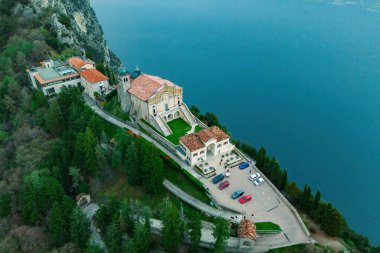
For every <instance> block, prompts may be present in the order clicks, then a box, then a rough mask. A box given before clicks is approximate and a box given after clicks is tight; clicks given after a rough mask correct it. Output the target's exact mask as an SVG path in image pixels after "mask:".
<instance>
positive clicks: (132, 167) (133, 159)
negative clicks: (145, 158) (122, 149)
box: [125, 141, 142, 185]
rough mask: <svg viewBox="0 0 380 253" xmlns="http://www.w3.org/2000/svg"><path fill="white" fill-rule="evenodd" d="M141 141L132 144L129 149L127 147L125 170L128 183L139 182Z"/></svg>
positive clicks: (137, 183) (135, 183)
mask: <svg viewBox="0 0 380 253" xmlns="http://www.w3.org/2000/svg"><path fill="white" fill-rule="evenodd" d="M140 148H141V142H140V141H137V142H136V143H134V144H132V145H131V146H130V148H129V149H127V155H126V162H125V164H126V172H127V179H128V183H130V184H131V185H139V184H141V162H142V157H141V155H140V154H141V151H140V150H139V149H140Z"/></svg>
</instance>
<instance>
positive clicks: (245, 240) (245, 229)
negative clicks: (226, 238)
mask: <svg viewBox="0 0 380 253" xmlns="http://www.w3.org/2000/svg"><path fill="white" fill-rule="evenodd" d="M256 235H257V233H256V225H255V223H253V221H251V220H248V219H243V220H242V221H241V222H240V224H239V227H238V236H239V239H240V240H239V249H240V250H241V251H242V252H252V251H253V247H254V244H255V240H256Z"/></svg>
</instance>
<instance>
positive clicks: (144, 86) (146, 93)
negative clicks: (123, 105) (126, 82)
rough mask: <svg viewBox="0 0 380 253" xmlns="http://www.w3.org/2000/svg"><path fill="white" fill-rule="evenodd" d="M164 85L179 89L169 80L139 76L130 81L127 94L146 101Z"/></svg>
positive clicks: (144, 75)
mask: <svg viewBox="0 0 380 253" xmlns="http://www.w3.org/2000/svg"><path fill="white" fill-rule="evenodd" d="M165 85H167V86H171V87H176V88H178V89H181V88H180V87H179V86H177V85H175V84H174V83H172V82H170V81H169V80H165V79H162V78H161V77H158V76H151V75H147V74H141V75H139V76H138V77H137V78H136V79H134V80H132V83H131V88H130V89H129V93H131V94H132V95H134V96H136V97H138V98H139V99H141V100H143V101H147V100H148V99H149V98H150V97H151V96H153V95H154V94H155V93H156V92H157V91H158V90H160V89H161V88H162V87H164V86H165Z"/></svg>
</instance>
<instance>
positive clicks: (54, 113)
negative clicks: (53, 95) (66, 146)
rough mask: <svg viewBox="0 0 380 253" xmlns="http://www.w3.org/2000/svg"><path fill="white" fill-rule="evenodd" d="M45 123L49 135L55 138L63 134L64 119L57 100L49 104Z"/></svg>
mask: <svg viewBox="0 0 380 253" xmlns="http://www.w3.org/2000/svg"><path fill="white" fill-rule="evenodd" d="M45 121H46V127H47V129H48V130H49V132H50V133H52V134H54V135H55V136H60V135H61V134H62V133H63V131H64V126H65V124H64V118H63V114H62V111H61V108H60V106H59V104H58V101H57V100H53V101H52V102H51V104H50V107H49V111H48V113H47V114H46V118H45Z"/></svg>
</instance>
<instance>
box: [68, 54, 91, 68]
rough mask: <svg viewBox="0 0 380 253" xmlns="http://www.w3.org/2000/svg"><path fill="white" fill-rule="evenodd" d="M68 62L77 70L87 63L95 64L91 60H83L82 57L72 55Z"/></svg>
mask: <svg viewBox="0 0 380 253" xmlns="http://www.w3.org/2000/svg"><path fill="white" fill-rule="evenodd" d="M67 62H68V63H70V65H71V66H73V68H75V69H77V70H80V69H81V68H82V67H83V66H84V65H86V64H91V65H94V63H93V62H91V61H90V60H83V59H82V58H80V57H77V56H74V57H71V58H70V59H68V60H67Z"/></svg>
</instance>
